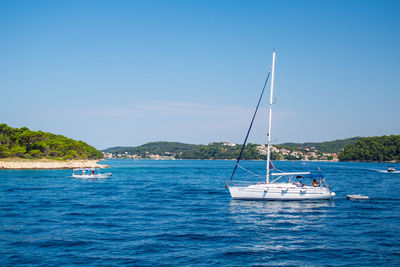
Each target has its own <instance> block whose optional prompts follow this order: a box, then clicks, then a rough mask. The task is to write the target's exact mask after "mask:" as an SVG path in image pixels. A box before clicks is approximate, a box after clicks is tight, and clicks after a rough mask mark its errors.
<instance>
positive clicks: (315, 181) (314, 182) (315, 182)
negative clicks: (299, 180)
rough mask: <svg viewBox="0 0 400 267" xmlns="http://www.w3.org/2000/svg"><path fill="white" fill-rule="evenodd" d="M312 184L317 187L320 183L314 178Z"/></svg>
mask: <svg viewBox="0 0 400 267" xmlns="http://www.w3.org/2000/svg"><path fill="white" fill-rule="evenodd" d="M311 185H312V186H314V187H317V185H318V184H317V180H315V179H313V180H312V183H311Z"/></svg>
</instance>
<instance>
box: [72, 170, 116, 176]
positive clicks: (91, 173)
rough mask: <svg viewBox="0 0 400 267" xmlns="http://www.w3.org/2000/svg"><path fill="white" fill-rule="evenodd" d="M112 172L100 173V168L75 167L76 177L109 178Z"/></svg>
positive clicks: (73, 173)
mask: <svg viewBox="0 0 400 267" xmlns="http://www.w3.org/2000/svg"><path fill="white" fill-rule="evenodd" d="M111 175H112V173H100V168H87V169H74V171H73V172H72V177H74V178H108V177H110V176H111Z"/></svg>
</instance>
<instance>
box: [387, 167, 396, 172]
mask: <svg viewBox="0 0 400 267" xmlns="http://www.w3.org/2000/svg"><path fill="white" fill-rule="evenodd" d="M395 171H396V169H395V168H394V167H392V166H389V167H388V168H387V172H395Z"/></svg>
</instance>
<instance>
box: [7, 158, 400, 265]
mask: <svg viewBox="0 0 400 267" xmlns="http://www.w3.org/2000/svg"><path fill="white" fill-rule="evenodd" d="M105 163H107V164H110V165H111V166H112V168H111V169H109V170H107V172H108V171H111V172H112V173H113V176H112V177H111V178H109V179H98V180H84V179H74V178H71V177H70V176H71V170H26V171H25V170H24V171H16V170H1V171H0V251H1V254H0V265H12V266H14V265H25V264H29V265H50V266H57V265H78V264H82V265H107V266H109V265H120V264H128V265H234V266H245V265H335V266H337V265H400V195H399V192H400V174H384V173H378V172H373V171H370V169H385V168H387V166H388V165H387V164H366V163H318V166H319V167H321V169H322V170H323V171H324V173H325V176H326V178H327V181H328V182H329V184H330V188H331V189H332V190H333V191H335V192H336V194H337V195H336V197H335V198H334V199H333V200H331V201H311V202H310V201H296V202H279V201H273V202H259V201H233V200H231V198H230V195H229V193H228V191H227V190H226V189H224V184H225V182H226V179H227V177H229V176H230V174H231V172H232V168H233V165H234V162H233V161H146V160H142V161H133V160H109V161H107V162H105ZM312 164H314V165H316V163H312ZM244 165H246V166H247V167H249V168H250V169H252V170H253V171H255V172H257V173H262V172H263V167H264V163H263V162H257V161H256V162H244ZM275 166H276V167H277V168H280V169H286V170H302V169H304V168H306V166H304V165H303V164H302V163H300V162H276V163H275ZM395 166H396V168H397V169H400V166H399V164H397V165H395ZM311 167H315V166H311ZM307 168H308V166H307ZM238 174H239V175H240V174H242V173H240V172H239V173H238ZM238 177H239V176H238ZM347 194H366V195H368V196H369V197H370V198H371V199H370V200H367V201H350V200H347V199H346V195H347Z"/></svg>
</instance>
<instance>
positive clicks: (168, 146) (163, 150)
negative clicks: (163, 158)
mask: <svg viewBox="0 0 400 267" xmlns="http://www.w3.org/2000/svg"><path fill="white" fill-rule="evenodd" d="M198 147H201V145H192V144H184V143H179V142H165V141H160V142H151V143H147V144H144V145H141V146H135V147H122V146H117V147H110V148H107V149H105V150H103V152H106V153H116V154H123V153H125V152H128V153H129V154H136V155H140V156H145V155H146V154H158V155H169V154H179V153H182V152H186V151H192V150H195V149H197V148H198Z"/></svg>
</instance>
